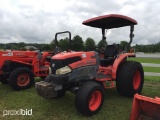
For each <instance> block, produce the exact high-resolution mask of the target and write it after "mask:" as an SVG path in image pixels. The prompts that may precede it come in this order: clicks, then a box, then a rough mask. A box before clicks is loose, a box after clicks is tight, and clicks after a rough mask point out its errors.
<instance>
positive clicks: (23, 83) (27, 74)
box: [9, 67, 34, 90]
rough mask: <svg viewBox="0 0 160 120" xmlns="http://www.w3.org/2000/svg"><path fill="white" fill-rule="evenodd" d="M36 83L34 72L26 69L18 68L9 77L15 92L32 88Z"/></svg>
mask: <svg viewBox="0 0 160 120" xmlns="http://www.w3.org/2000/svg"><path fill="white" fill-rule="evenodd" d="M33 83H34V74H33V72H32V71H31V70H30V69H29V68H26V67H20V68H16V69H15V70H14V71H12V72H11V74H10V76H9V84H10V85H11V87H12V88H13V89H14V90H23V89H27V88H30V87H31V86H32V85H33Z"/></svg>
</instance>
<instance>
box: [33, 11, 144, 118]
mask: <svg viewBox="0 0 160 120" xmlns="http://www.w3.org/2000/svg"><path fill="white" fill-rule="evenodd" d="M82 24H84V25H87V26H91V27H96V28H100V29H101V30H102V40H103V41H105V40H106V36H105V31H106V30H108V29H112V28H119V27H124V26H130V41H129V44H128V46H130V44H131V42H132V39H133V37H134V35H133V31H134V25H137V21H136V20H134V19H132V18H130V17H127V16H123V15H118V14H110V15H103V16H98V17H95V18H91V19H88V20H86V21H84V22H83V23H82ZM61 33H64V32H60V33H59V34H61ZM70 36H71V35H70ZM55 42H57V35H56V37H55ZM105 43H106V42H105ZM128 46H127V47H126V48H129V47H128ZM103 53H104V55H102V54H101V55H100V56H99V55H98V53H97V52H95V51H89V52H85V51H80V52H73V51H70V52H60V53H58V54H56V55H54V56H53V57H52V59H51V63H50V68H51V74H49V75H48V76H47V77H46V79H45V80H44V81H40V82H37V83H36V84H35V86H36V90H37V93H38V94H39V95H40V96H42V97H44V98H47V99H48V98H58V97H62V96H63V95H64V94H65V92H66V91H71V92H73V93H75V95H76V97H75V106H76V108H77V110H78V111H79V112H80V113H81V114H83V115H87V116H90V115H93V114H96V113H97V112H98V111H99V110H100V109H101V107H102V105H103V101H104V89H107V88H114V87H116V88H117V91H118V92H119V94H121V95H123V96H127V97H133V96H134V94H136V93H139V94H140V93H141V91H142V88H143V83H144V71H143V67H142V65H141V63H139V62H136V61H127V58H128V57H135V54H134V53H127V51H124V52H121V53H120V52H119V50H118V45H117V44H112V45H107V46H106V47H105V50H104V52H103Z"/></svg>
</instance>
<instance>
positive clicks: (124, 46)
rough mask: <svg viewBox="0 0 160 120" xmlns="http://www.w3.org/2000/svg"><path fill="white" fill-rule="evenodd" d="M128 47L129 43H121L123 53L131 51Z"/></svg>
mask: <svg viewBox="0 0 160 120" xmlns="http://www.w3.org/2000/svg"><path fill="white" fill-rule="evenodd" d="M127 45H128V42H127V41H121V42H120V45H119V46H120V49H121V50H122V51H126V50H129V48H127Z"/></svg>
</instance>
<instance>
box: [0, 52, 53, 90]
mask: <svg viewBox="0 0 160 120" xmlns="http://www.w3.org/2000/svg"><path fill="white" fill-rule="evenodd" d="M52 56H53V53H50V52H44V53H43V54H41V52H40V51H0V82H1V83H2V84H7V83H9V84H10V85H11V87H12V88H13V89H14V90H22V89H26V88H29V87H31V86H32V84H33V83H34V77H41V78H44V77H46V76H47V75H48V73H49V64H50V59H51V57H52Z"/></svg>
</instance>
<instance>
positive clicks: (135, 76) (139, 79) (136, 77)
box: [133, 70, 141, 90]
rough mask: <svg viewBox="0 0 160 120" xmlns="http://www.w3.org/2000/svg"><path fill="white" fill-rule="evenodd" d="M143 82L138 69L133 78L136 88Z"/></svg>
mask: <svg viewBox="0 0 160 120" xmlns="http://www.w3.org/2000/svg"><path fill="white" fill-rule="evenodd" d="M140 83H141V74H140V72H139V71H138V70H137V71H136V72H135V74H134V78H133V87H134V89H135V90H137V89H138V88H139V86H140Z"/></svg>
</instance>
